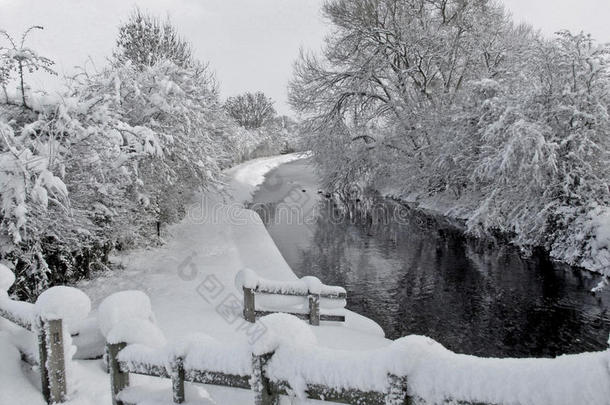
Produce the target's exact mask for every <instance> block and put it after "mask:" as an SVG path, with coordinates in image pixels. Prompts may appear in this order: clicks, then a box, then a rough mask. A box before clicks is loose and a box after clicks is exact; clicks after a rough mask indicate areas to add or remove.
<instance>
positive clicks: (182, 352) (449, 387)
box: [106, 311, 610, 405]
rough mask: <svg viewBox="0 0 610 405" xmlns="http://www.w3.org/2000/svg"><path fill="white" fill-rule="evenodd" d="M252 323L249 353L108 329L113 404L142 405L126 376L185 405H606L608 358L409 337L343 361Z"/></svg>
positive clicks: (291, 325)
mask: <svg viewBox="0 0 610 405" xmlns="http://www.w3.org/2000/svg"><path fill="white" fill-rule="evenodd" d="M144 313H146V311H144ZM134 322H135V321H134V319H131V320H130V322H129V323H130V324H131V325H134ZM258 322H263V323H264V324H265V326H266V329H267V332H266V333H265V334H264V335H263V336H262V337H261V338H260V339H259V340H257V341H256V342H254V343H253V344H249V343H247V342H246V341H245V340H243V341H241V340H238V341H236V342H226V341H222V342H220V341H218V340H215V339H213V338H211V337H209V336H206V335H195V336H191V337H188V338H185V339H182V340H178V341H175V342H172V343H170V344H166V343H163V342H162V339H158V338H155V339H152V341H151V339H150V336H152V335H154V333H152V331H153V329H149V330H144V329H143V330H142V331H141V333H134V331H133V330H128V329H125V328H123V327H115V328H113V329H112V331H111V332H109V333H107V334H106V339H107V354H108V360H109V369H110V373H111V389H112V397H113V404H115V405H126V404H128V403H134V402H135V403H138V402H139V401H134V399H133V398H134V394H133V392H137V390H136V389H137V388H138V387H129V383H130V381H129V374H130V373H135V374H142V375H148V376H155V377H162V378H169V379H171V380H172V396H173V401H174V403H177V404H179V403H183V402H185V400H186V399H189V400H191V399H193V398H191V397H190V395H189V398H185V397H186V394H185V383H186V382H193V383H202V384H211V385H218V386H223V387H230V388H239V389H248V390H251V391H252V392H253V393H254V404H255V405H271V404H273V405H276V404H278V403H279V397H280V396H281V395H286V396H291V397H297V398H299V399H316V400H323V401H329V402H339V403H350V404H358V405H360V404H367V405H377V404H379V405H381V404H384V405H397V404H411V403H421V404H445V403H459V404H479V405H483V404H493V405H573V404H589V405H593V404H597V405H604V404H609V403H610V350H606V351H603V352H595V353H583V354H578V355H566V356H560V357H557V358H554V359H493V358H478V357H474V356H468V355H462V354H456V353H453V352H451V351H449V350H447V349H445V348H444V347H443V346H441V345H440V344H438V343H437V342H435V341H433V340H432V339H429V338H426V337H423V336H408V337H404V338H401V339H398V340H396V341H394V342H391V343H390V344H389V345H388V346H386V347H383V348H380V349H375V350H369V351H349V350H337V349H330V348H325V347H320V346H318V345H317V344H316V343H317V342H316V337H315V334H314V333H313V330H312V328H311V327H310V326H309V325H307V324H306V323H305V322H303V321H301V320H299V319H297V318H295V317H293V316H291V315H288V314H283V313H276V314H271V315H268V316H266V317H264V318H262V319H259V320H258ZM135 323H137V322H135ZM144 324H145V325H148V326H150V325H151V324H150V323H149V321H145V323H144Z"/></svg>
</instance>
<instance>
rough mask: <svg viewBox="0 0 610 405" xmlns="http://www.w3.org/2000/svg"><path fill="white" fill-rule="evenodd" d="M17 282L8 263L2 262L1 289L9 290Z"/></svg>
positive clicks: (0, 269)
mask: <svg viewBox="0 0 610 405" xmlns="http://www.w3.org/2000/svg"><path fill="white" fill-rule="evenodd" d="M14 283H15V274H14V273H13V272H12V271H11V270H10V269H9V268H8V267H6V265H4V264H2V263H0V291H2V290H4V291H8V289H9V288H11V286H12V285H13V284H14Z"/></svg>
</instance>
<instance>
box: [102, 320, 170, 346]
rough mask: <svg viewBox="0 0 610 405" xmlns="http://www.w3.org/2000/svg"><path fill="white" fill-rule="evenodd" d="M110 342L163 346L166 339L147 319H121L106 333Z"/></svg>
mask: <svg viewBox="0 0 610 405" xmlns="http://www.w3.org/2000/svg"><path fill="white" fill-rule="evenodd" d="M106 341H107V342H108V343H110V344H114V343H122V342H124V343H127V344H142V345H146V346H149V347H163V346H164V345H165V344H166V343H167V341H166V340H165V336H164V335H163V332H161V330H160V329H159V327H158V326H157V325H155V324H154V323H152V322H151V321H149V320H148V319H138V318H132V319H123V320H121V321H119V322H117V323H116V324H115V325H114V326H113V327H112V329H111V330H110V331H109V332H108V334H107V335H106Z"/></svg>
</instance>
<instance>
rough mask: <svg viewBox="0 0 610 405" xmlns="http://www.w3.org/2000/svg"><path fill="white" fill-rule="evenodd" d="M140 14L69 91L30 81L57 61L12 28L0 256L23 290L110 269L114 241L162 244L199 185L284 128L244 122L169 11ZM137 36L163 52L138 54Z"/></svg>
mask: <svg viewBox="0 0 610 405" xmlns="http://www.w3.org/2000/svg"><path fill="white" fill-rule="evenodd" d="M144 16H145V15H144V14H142V13H140V12H135V13H134V14H133V15H132V16H131V18H132V20H133V21H129V22H127V23H126V24H125V25H124V26H123V29H122V30H121V32H120V35H119V39H118V41H117V52H115V57H114V59H113V60H112V63H110V64H109V65H108V66H107V67H104V68H102V69H101V70H100V71H99V72H87V71H83V72H81V73H79V74H78V75H76V76H75V77H73V78H70V79H69V80H67V81H66V83H65V84H66V87H67V90H66V91H65V93H63V94H61V96H53V97H51V96H49V95H48V94H44V93H35V92H32V91H30V90H29V87H28V86H27V76H26V73H28V72H30V71H34V70H38V69H44V70H48V71H50V69H49V66H50V65H51V64H52V61H50V60H49V59H47V58H44V57H41V56H39V55H38V54H37V53H36V52H35V51H33V50H31V49H28V48H25V47H24V46H23V43H21V44H16V43H14V41H13V39H12V38H11V37H10V36H8V35H5V37H6V38H7V39H8V41H9V45H10V46H9V47H6V48H0V86H1V87H2V89H3V93H4V98H3V99H0V102H1V103H2V104H0V189H1V190H2V192H1V193H0V259H2V260H3V261H4V262H6V263H7V264H8V265H9V267H11V268H12V269H14V271H15V274H16V278H17V280H16V285H15V287H14V289H13V291H12V292H13V293H15V294H18V295H20V296H21V297H22V298H29V299H34V298H35V297H36V296H38V294H40V292H41V291H43V290H44V289H45V288H47V287H48V286H50V285H55V284H64V283H67V282H70V281H74V280H76V279H79V278H82V277H88V276H89V275H90V272H91V271H95V270H97V269H104V268H106V264H107V262H108V255H109V253H110V251H111V250H112V249H125V248H129V247H134V246H143V245H148V244H155V243H159V242H160V241H161V231H162V228H163V226H165V224H168V223H172V222H175V221H177V220H179V219H181V218H182V216H183V215H184V213H185V210H186V207H185V204H187V203H188V197H189V196H190V195H191V193H193V192H195V191H198V190H201V189H205V188H209V187H215V186H216V185H219V184H220V183H221V181H222V178H221V170H222V169H224V168H226V167H229V166H231V165H232V164H234V163H235V162H239V161H241V160H243V159H246V158H249V157H250V156H251V155H252V154H253V153H254V152H255V151H256V150H257V149H258V148H260V146H261V145H264V144H265V142H266V141H265V140H266V139H267V138H272V137H273V136H275V135H273V134H275V133H280V134H283V132H282V131H283V130H284V129H285V128H284V127H278V129H277V131H275V132H273V131H270V132H263V131H262V130H260V132H257V131H258V130H257V131H254V132H250V131H247V130H245V129H243V128H240V127H238V125H237V124H236V123H235V122H234V121H233V120H232V119H231V118H230V117H229V116H228V114H227V113H226V111H225V110H224V108H223V106H222V104H221V102H220V100H219V97H218V90H217V84H216V81H215V79H214V77H213V75H212V74H211V70H210V69H209V68H208V66H207V65H206V64H204V63H202V62H199V61H197V60H195V59H194V58H193V57H192V55H190V44H188V43H187V42H185V41H184V40H183V39H181V38H179V37H178V36H177V34H176V31H175V30H174V29H173V27H171V24H170V22H169V21H168V22H165V23H162V24H161V25H159V24H160V23H159V21H158V20H156V19H154V18H152V17H151V18H152V19H151V18H148V17H146V18H144ZM139 24H140V25H142V24H143V25H144V26H146V27H148V28H147V29H145V30H143V31H141V32H140V31H138V28H137V27H138V26H139ZM151 24H152V25H151ZM159 27H162V31H163V32H167V33H169V34H170V35H169V37H166V36H164V35H161V37H159V36H158V35H157V34H159V32H158V30H157V28H159ZM149 28H150V29H149ZM134 30H135V31H134ZM136 31H137V32H136ZM28 32H29V31H28ZM2 33H3V32H0V34H2ZM147 33H148V34H147ZM149 34H150V35H152V36H153V37H151V38H147V37H146V36H147V35H149ZM143 36H144V37H143ZM26 37H27V33H26V35H24V38H26ZM170 37H171V38H170ZM159 41H160V42H159ZM167 41H169V42H167ZM138 44H146V46H149V47H150V49H153V50H155V52H157V54H155V55H152V56H151V59H150V60H148V59H147V60H145V61H144V60H142V59H141V58H140V57H139V56H138V55H140V56H142V55H141V54H138V50H141V49H139V48H141V47H142V46H140V45H138ZM171 44H178V45H179V46H180V49H181V50H182V51H184V52H182V51H180V52H177V49H174V48H175V47H174V45H171ZM178 45H176V46H178ZM134 52H135V53H134ZM136 54H138V55H136ZM26 56H27V58H26ZM22 79H23V80H24V83H25V84H24V85H22V84H21V81H22ZM14 82H18V87H17V91H12V90H11V85H12V84H13V83H14ZM272 135H273V136H272ZM274 139H275V138H274ZM270 144H273V145H275V143H274V142H270ZM270 149H271V148H270ZM272 153H276V152H275V151H274V152H272Z"/></svg>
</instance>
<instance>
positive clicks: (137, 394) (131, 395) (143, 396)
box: [118, 385, 216, 405]
mask: <svg viewBox="0 0 610 405" xmlns="http://www.w3.org/2000/svg"><path fill="white" fill-rule="evenodd" d="M184 395H185V401H184V402H183V404H185V405H214V404H216V402H214V401H213V400H212V398H210V394H208V392H207V391H206V390H205V389H203V388H201V387H197V386H191V385H186V386H185V387H184ZM118 397H119V399H120V400H121V401H124V402H125V403H128V404H133V405H173V404H174V401H173V400H172V391H171V389H169V388H150V387H148V386H134V387H128V388H126V389H124V390H123V391H121V393H120V394H119V396H118Z"/></svg>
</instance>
